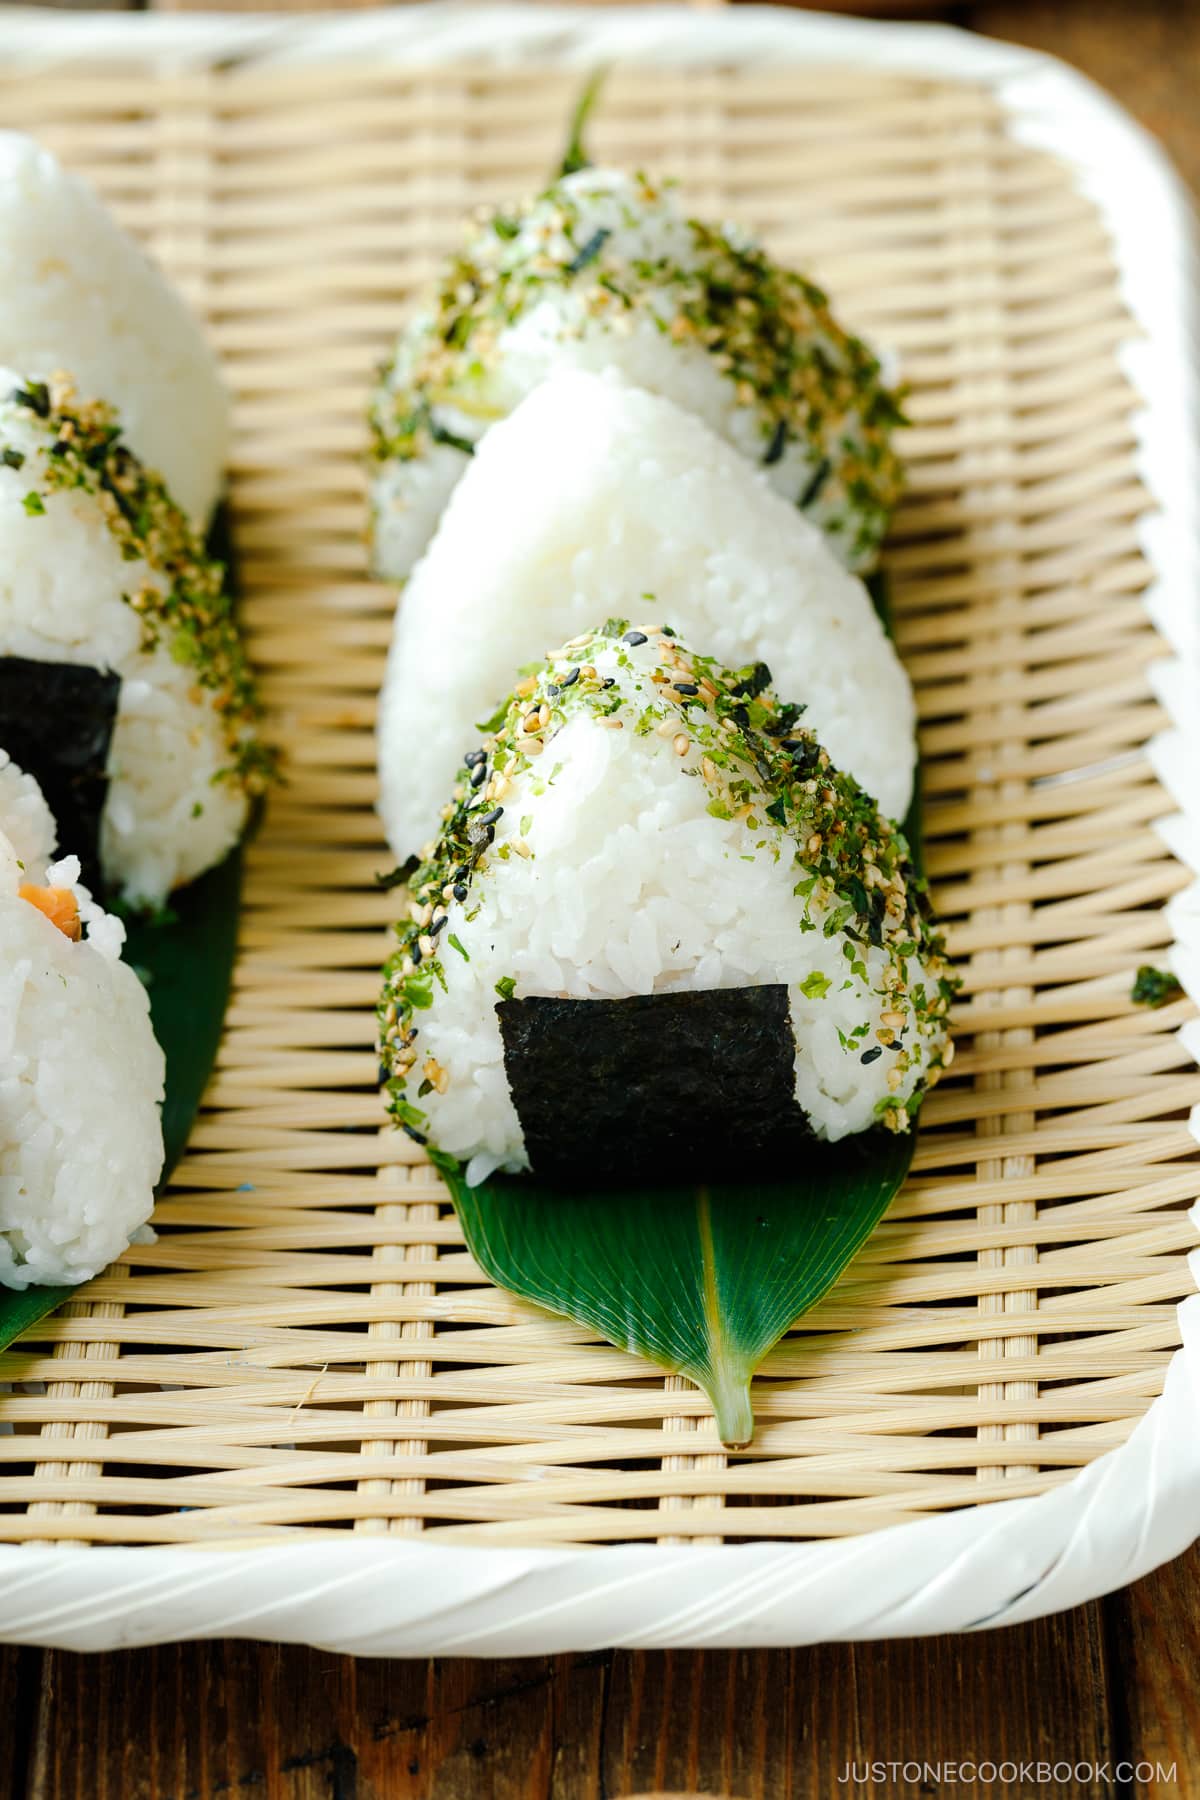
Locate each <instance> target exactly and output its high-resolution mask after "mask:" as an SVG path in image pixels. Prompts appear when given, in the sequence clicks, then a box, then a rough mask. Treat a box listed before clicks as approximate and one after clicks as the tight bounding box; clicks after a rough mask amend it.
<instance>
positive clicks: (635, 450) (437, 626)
mask: <svg viewBox="0 0 1200 1800" xmlns="http://www.w3.org/2000/svg"><path fill="white" fill-rule="evenodd" d="M638 595H642V596H644V598H643V599H642V600H641V601H638V602H637V610H638V611H639V612H645V613H646V614H647V615H648V616H649V615H652V616H654V617H656V618H659V619H665V620H667V621H669V622H670V624H672V625H673V626H674V627H675V628H676V629H677V630H678V631H680V632H681V633H682V634H683V636H684V637H685V638H686V639H688V640H690V641H691V642H693V643H701V644H704V645H705V646H706V648H707V649H708V650H709V651H710V653H711V654H712V655H714V656H716V657H717V658H719V660H720V661H721V662H723V663H725V664H727V665H728V666H729V667H737V666H738V665H739V664H743V663H751V662H756V661H757V660H759V659H760V658H761V659H762V661H764V662H765V663H767V664H768V666H769V667H770V670H771V674H772V678H773V681H774V684H775V687H776V689H777V690H778V691H779V692H780V693H781V694H783V695H784V696H785V697H786V698H787V699H789V700H799V701H804V702H805V703H806V704H807V708H808V711H807V714H806V721H807V723H809V724H811V725H812V726H813V727H814V728H815V729H816V731H817V733H818V735H819V736H820V738H821V741H822V743H823V744H824V745H825V746H826V748H827V749H828V751H829V753H830V755H831V756H832V757H833V759H834V761H835V763H837V765H838V766H839V767H840V768H843V769H846V770H848V771H849V773H850V774H852V775H853V776H855V778H856V779H857V780H858V781H859V782H860V783H861V785H862V786H863V787H865V788H866V790H867V791H868V793H870V794H871V795H872V796H873V797H874V798H875V799H876V800H877V801H878V802H879V804H880V806H881V807H882V808H883V811H884V812H885V813H887V814H888V816H889V817H894V818H899V817H903V815H904V813H905V811H906V810H907V807H908V803H909V801H910V799H911V797H912V779H913V765H914V761H915V756H916V745H915V711H914V706H913V698H912V690H911V687H910V685H909V681H908V677H907V675H906V674H905V672H904V668H903V666H902V665H901V663H900V660H899V658H898V657H897V655H896V652H895V649H894V647H893V645H892V643H891V641H890V639H889V638H888V636H887V634H886V633H885V631H884V630H883V627H882V625H881V624H880V622H879V618H878V615H877V614H876V611H875V608H874V606H873V605H872V603H871V598H870V595H869V594H868V593H867V590H866V588H865V587H864V586H863V584H862V582H861V581H860V580H859V579H858V578H857V577H856V576H854V575H851V574H850V573H849V572H848V571H847V570H845V569H844V568H843V567H842V566H841V564H840V563H839V562H838V560H837V558H836V557H835V556H834V555H833V554H832V552H831V551H830V549H829V546H828V544H827V542H826V541H825V539H824V538H823V536H822V534H821V533H820V532H819V531H818V530H817V529H816V527H815V526H813V525H811V524H810V523H809V522H808V520H807V519H804V518H802V517H801V516H800V514H798V513H797V512H796V510H795V508H794V507H791V506H789V505H788V504H787V503H786V501H784V500H781V499H780V498H779V496H778V494H776V493H775V492H774V491H773V490H772V489H771V487H770V486H769V485H768V483H767V482H766V480H765V479H764V477H763V475H762V474H761V473H759V472H758V471H756V470H755V469H753V468H752V467H751V466H750V465H749V464H748V463H747V462H746V461H745V460H744V459H743V458H742V457H740V456H738V455H737V453H736V452H735V451H733V450H731V449H730V448H729V446H728V444H725V443H723V442H722V441H721V439H720V438H718V437H716V436H715V435H714V433H712V432H711V431H709V430H708V429H707V428H706V427H705V426H704V425H702V424H701V423H700V422H699V420H697V419H695V418H693V417H690V416H689V415H688V414H686V413H684V412H682V411H680V409H679V408H678V407H676V406H674V405H673V404H672V403H671V402H670V401H669V400H663V399H661V398H659V397H658V396H656V395H653V394H649V393H646V392H643V391H641V390H639V389H636V388H630V387H626V386H624V385H623V384H622V383H621V382H620V381H619V380H617V379H614V378H612V377H611V376H609V377H608V378H605V377H601V376H597V375H581V374H574V373H564V374H558V375H556V376H554V377H552V378H551V379H550V380H549V381H547V382H545V383H544V384H543V385H542V386H541V387H539V388H537V389H535V390H534V392H533V393H532V394H530V396H529V398H528V399H526V400H524V401H522V402H521V404H520V405H519V406H518V407H517V409H516V410H515V412H513V413H512V415H511V416H510V417H509V418H508V419H506V420H505V421H504V423H503V424H501V425H498V426H496V428H495V429H494V430H493V431H491V432H489V433H488V436H487V437H486V438H485V440H484V441H483V443H482V444H481V445H480V447H479V450H478V451H477V453H476V455H475V458H474V461H473V462H472V464H471V466H470V468H469V470H468V472H467V474H466V475H465V476H464V478H463V480H462V481H461V482H460V483H459V485H458V487H457V489H456V490H455V492H454V495H453V497H452V499H451V501H450V504H449V506H448V507H447V509H446V513H445V516H444V517H443V519H442V523H441V525H440V527H439V529H438V532H437V535H436V537H435V538H434V540H433V543H432V544H431V546H430V548H429V551H428V553H427V555H426V556H425V557H424V559H423V560H422V562H421V563H420V564H419V565H418V568H417V570H416V572H415V574H414V575H413V578H412V580H411V581H410V582H409V584H408V586H407V588H406V589H405V591H404V593H403V595H402V597H401V599H400V603H399V607H398V610H397V615H396V627H395V634H394V637H393V641H392V647H391V653H390V656H389V659H388V666H387V673H386V676H385V681H384V687H383V693H382V695H381V698H380V712H379V775H380V813H381V815H382V818H383V823H384V827H385V829H386V831H387V835H388V839H389V841H390V843H391V845H392V848H393V850H394V851H395V852H396V855H397V856H398V857H404V856H406V855H407V854H409V853H410V852H411V851H414V850H416V849H417V847H418V846H419V845H421V844H422V843H424V841H425V840H426V838H428V837H429V835H430V832H431V831H432V830H433V828H434V827H435V825H436V824H437V820H438V816H439V809H440V805H441V799H442V796H443V795H444V794H445V792H446V791H447V789H448V787H449V785H450V782H451V779H452V777H453V774H454V770H455V768H456V766H457V764H458V762H459V760H460V759H461V756H462V752H463V751H464V750H465V749H466V748H467V747H468V746H469V745H470V743H471V742H472V739H473V736H474V728H475V724H476V722H477V721H480V720H482V719H486V718H487V717H488V716H489V715H490V713H491V712H492V709H493V708H494V706H495V705H496V702H497V700H498V699H499V698H500V696H501V695H502V694H503V693H504V691H505V689H506V688H507V687H508V685H509V683H510V680H511V675H512V670H513V669H514V668H515V667H518V666H519V665H520V664H522V663H525V662H527V661H529V660H530V659H531V658H534V657H537V656H540V655H542V654H543V653H544V651H545V649H546V646H547V644H551V643H556V642H557V643H561V642H562V641H563V639H564V638H566V637H570V636H571V635H572V634H574V633H575V632H578V631H582V630H586V629H588V628H589V627H591V626H593V625H594V624H595V623H596V621H597V620H598V619H603V618H605V617H606V616H608V615H610V614H613V613H620V612H624V611H626V610H628V609H629V607H630V606H631V605H632V604H633V601H632V600H631V596H634V597H636V596H638Z"/></svg>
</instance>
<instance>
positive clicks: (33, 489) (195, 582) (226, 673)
mask: <svg viewBox="0 0 1200 1800" xmlns="http://www.w3.org/2000/svg"><path fill="white" fill-rule="evenodd" d="M7 404H8V406H9V407H10V408H11V409H12V412H13V413H14V414H15V415H16V419H17V420H18V421H19V422H20V423H21V424H23V425H24V426H25V427H26V429H29V428H33V429H34V430H35V431H36V433H37V437H38V439H39V440H40V441H39V442H38V444H37V447H36V449H34V450H29V451H21V450H19V449H17V450H14V449H12V448H10V449H9V450H7V451H6V452H5V453H4V461H5V463H6V465H7V466H8V467H9V468H20V469H21V471H22V474H23V477H24V478H25V479H26V480H27V481H28V482H29V484H30V486H29V491H28V493H27V494H26V495H25V499H24V505H25V511H26V512H27V513H29V514H30V515H31V516H37V515H43V514H45V511H46V507H45V501H46V499H47V498H48V497H49V496H50V495H51V494H55V493H61V492H64V491H71V490H83V491H84V492H86V493H89V494H94V495H95V496H96V498H97V500H98V501H99V503H100V507H101V510H102V512H103V515H104V519H105V522H106V524H107V526H108V529H109V531H110V532H111V533H112V535H113V537H114V538H115V539H116V542H117V544H118V546H119V548H120V551H121V555H122V557H123V558H124V560H125V561H126V562H129V563H136V562H141V563H144V564H146V566H147V567H148V568H149V570H150V571H151V574H152V576H153V579H152V580H145V581H143V582H142V583H141V585H140V586H138V587H136V588H132V589H131V591H130V592H128V593H123V594H122V596H121V598H122V600H123V601H124V602H125V604H126V605H127V606H129V607H131V608H132V610H133V611H134V612H135V613H137V615H138V618H139V620H140V623H141V646H140V647H141V649H142V650H143V651H144V652H150V651H153V650H155V649H157V648H158V646H159V645H160V644H164V645H165V646H166V647H167V649H168V650H169V652H170V654H171V656H172V657H173V658H174V660H175V661H176V662H178V663H182V664H184V665H185V666H186V667H188V668H190V669H191V670H192V671H193V673H194V675H195V680H196V685H197V687H198V688H201V689H204V690H205V691H207V692H209V693H211V694H212V696H213V699H212V704H213V707H214V708H215V710H216V711H217V713H218V714H219V716H220V718H221V723H222V727H223V731H224V736H225V741H226V744H227V746H228V751H229V766H228V767H227V768H226V769H223V770H222V771H221V777H220V778H223V779H229V780H236V781H238V782H239V783H240V784H241V785H242V786H243V787H244V788H245V790H246V791H247V793H249V794H259V793H262V792H263V790H264V788H265V787H266V785H267V784H268V782H269V781H270V780H271V779H272V778H273V776H274V774H275V769H276V753H275V751H274V750H273V749H272V748H271V746H269V745H267V744H265V743H263V742H262V740H261V739H260V738H259V737H258V735H257V732H256V726H257V722H258V720H259V718H260V716H261V707H260V705H259V701H258V695H257V690H256V685H255V680H254V675H253V672H252V670H251V668H250V664H249V662H248V660H247V658H246V653H245V651H244V649H243V648H242V642H241V638H240V636H239V633H238V629H237V625H236V623H235V621H234V616H233V601H232V599H231V597H230V595H229V593H228V592H227V590H226V587H225V570H224V567H223V566H222V564H221V563H219V562H215V561H213V560H212V559H211V558H210V557H208V556H207V555H206V554H205V552H204V549H203V547H202V545H201V544H200V542H199V540H198V538H197V537H196V534H195V532H194V531H193V530H192V527H191V525H190V523H189V521H188V519H187V518H186V516H185V515H184V513H182V512H181V511H180V509H179V507H178V506H176V504H175V502H174V501H173V500H172V499H171V497H170V495H169V494H168V492H167V490H166V487H165V486H164V484H163V482H162V479H161V478H160V477H159V476H158V475H156V474H155V473H154V472H153V471H152V470H150V469H147V468H145V467H144V466H143V465H142V463H141V462H140V461H139V460H138V458H137V457H136V456H135V455H134V454H133V452H132V451H131V450H130V449H129V448H128V447H127V446H126V444H125V443H124V442H123V441H122V437H121V426H120V424H119V422H118V420H117V417H116V414H115V412H114V410H113V408H112V407H111V406H109V405H107V404H106V403H105V402H103V401H98V400H97V401H82V400H79V399H78V398H77V397H76V395H75V391H74V388H73V385H72V383H71V382H70V380H69V379H68V378H67V377H66V376H55V377H54V378H53V379H52V380H51V381H49V382H44V381H29V382H26V383H25V384H24V385H23V386H21V387H18V388H16V389H14V390H13V392H12V393H11V394H9V395H8V396H7ZM18 458H19V459H20V460H19V461H18V460H17V459H18Z"/></svg>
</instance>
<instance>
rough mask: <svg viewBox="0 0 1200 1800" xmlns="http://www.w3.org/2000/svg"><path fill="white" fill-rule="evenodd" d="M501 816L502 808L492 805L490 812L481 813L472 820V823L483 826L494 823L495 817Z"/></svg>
mask: <svg viewBox="0 0 1200 1800" xmlns="http://www.w3.org/2000/svg"><path fill="white" fill-rule="evenodd" d="M503 817H504V808H503V807H502V806H493V808H492V810H491V812H485V813H483V814H482V815H481V816H480V817H479V818H478V819H476V820H475V821H474V823H475V825H476V827H477V828H478V827H481V826H484V825H494V824H495V823H496V820H497V819H502V818H503Z"/></svg>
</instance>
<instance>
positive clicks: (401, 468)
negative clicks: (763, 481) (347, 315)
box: [370, 168, 901, 581]
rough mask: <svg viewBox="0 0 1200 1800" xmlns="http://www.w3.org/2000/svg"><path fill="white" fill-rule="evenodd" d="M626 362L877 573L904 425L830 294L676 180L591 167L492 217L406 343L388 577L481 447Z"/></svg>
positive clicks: (426, 534)
mask: <svg viewBox="0 0 1200 1800" xmlns="http://www.w3.org/2000/svg"><path fill="white" fill-rule="evenodd" d="M610 364H616V365H617V366H618V367H620V369H621V370H622V372H623V373H624V374H625V376H626V377H627V379H628V380H629V381H631V382H633V383H635V384H636V385H637V386H639V387H644V388H649V389H650V390H651V391H652V392H655V393H659V394H665V395H666V396H667V397H668V398H670V399H672V400H674V401H676V402H677V403H678V404H679V405H680V406H682V407H684V408H685V409H686V410H687V411H688V412H691V413H694V414H695V415H696V417H697V418H699V419H701V420H703V422H704V423H705V424H706V425H707V426H708V427H709V429H710V430H711V431H714V432H716V433H717V434H718V436H720V437H723V438H725V439H726V441H727V442H728V443H730V444H732V445H733V446H734V447H735V448H736V449H737V450H739V451H740V452H741V453H742V455H743V456H745V457H746V458H748V459H749V460H750V461H751V462H753V463H757V464H759V465H761V466H762V467H763V468H764V469H765V472H766V475H767V478H768V480H769V481H770V482H771V485H772V486H773V487H774V488H775V490H776V491H777V492H778V493H779V494H780V495H781V496H782V497H783V498H784V499H785V500H786V501H787V502H788V503H789V504H790V505H792V506H795V507H799V508H800V509H801V510H802V511H804V512H805V513H806V514H807V515H808V517H810V518H811V519H812V520H813V521H814V522H815V523H816V524H818V525H819V526H820V527H821V529H822V530H823V531H824V532H825V533H826V534H827V535H828V537H829V539H830V542H831V543H832V544H833V546H834V548H835V550H836V552H837V554H838V556H839V557H840V558H841V560H842V561H843V562H845V563H846V564H847V565H849V566H850V567H852V568H869V567H870V566H871V565H872V564H873V563H874V561H875V560H876V557H877V555H878V551H879V546H880V543H881V542H882V539H883V534H884V531H885V530H886V527H887V521H888V517H889V514H890V512H891V508H892V507H893V506H894V504H895V502H896V500H897V498H898V497H899V490H900V483H901V470H900V463H899V459H898V458H897V456H896V453H895V452H894V450H893V449H892V447H891V435H892V431H893V429H894V427H895V426H896V425H897V424H898V423H899V422H900V419H901V414H900V411H899V407H898V404H897V401H896V398H895V396H894V395H893V394H892V393H891V392H890V391H889V390H888V388H887V387H886V386H885V385H884V382H883V379H882V374H881V370H880V366H879V363H878V362H877V360H876V358H875V357H874V356H873V355H872V353H871V351H870V350H869V349H868V348H867V347H866V345H865V344H863V343H862V342H861V340H859V339H858V338H856V337H853V336H852V335H850V334H849V333H847V332H846V331H844V330H843V329H842V328H841V326H840V325H839V324H838V323H837V321H836V320H835V319H834V317H833V315H832V313H831V312H830V310H829V306H828V303H827V301H826V298H825V296H824V294H822V293H821V291H820V290H819V289H818V288H817V287H815V286H814V285H813V283H812V282H810V281H807V280H806V279H805V278H804V277H803V276H801V275H798V274H796V273H795V272H793V271H792V270H789V269H785V268H782V267H781V266H780V265H779V264H778V263H776V262H774V261H773V260H772V259H771V258H770V257H768V256H767V255H765V254H764V252H763V251H762V250H761V249H759V247H758V246H757V245H756V244H754V243H752V242H751V241H750V240H748V239H746V238H744V237H743V236H742V235H741V234H740V233H739V232H737V231H736V230H734V229H732V228H729V227H714V226H710V225H706V224H705V223H704V222H703V221H700V220H696V219H692V218H689V217H687V216H686V215H685V214H684V212H683V211H682V210H681V208H680V206H679V203H678V200H677V198H676V196H675V194H674V192H673V191H672V190H671V188H670V187H662V186H657V185H655V184H652V183H651V182H649V181H647V179H646V178H645V177H644V176H640V175H627V174H624V173H622V172H621V171H619V170H615V169H594V168H587V169H582V170H580V171H578V172H577V173H575V174H572V175H568V176H566V177H564V178H563V179H562V180H560V181H557V182H555V183H554V185H553V186H552V187H551V188H549V189H548V190H547V192H545V193H544V194H541V195H539V196H538V197H537V198H536V199H535V200H532V201H530V202H527V203H526V204H525V205H523V206H518V207H515V208H502V209H498V210H496V211H492V212H487V213H485V214H483V215H482V217H480V218H479V219H478V220H477V221H476V223H475V225H474V227H473V229H472V232H471V235H470V237H469V239H468V241H467V243H466V245H465V247H464V248H463V249H462V251H461V252H460V253H459V254H458V256H456V257H455V258H453V259H452V260H451V261H450V262H449V264H448V265H447V268H446V270H445V273H444V275H443V277H442V280H441V283H440V286H439V288H438V290H437V291H436V293H434V294H433V295H432V296H431V297H430V298H429V299H428V300H427V301H426V302H425V303H424V304H423V305H422V306H421V307H420V308H419V310H418V311H417V313H416V315H415V316H414V317H413V318H412V319H411V320H410V322H409V323H408V324H407V326H406V327H405V329H404V330H403V331H402V332H401V334H400V338H399V341H398V343H397V345H396V348H395V352H394V354H393V357H392V360H391V362H390V363H389V364H388V366H387V367H386V369H385V370H384V372H383V375H382V377H381V380H380V385H379V388H378V390H377V392H376V394H375V397H374V400H373V403H372V407H371V425H372V434H373V447H372V471H371V489H370V503H371V534H372V544H373V558H374V567H375V570H376V572H377V573H378V574H380V575H382V576H384V577H386V578H389V579H392V580H396V581H402V580H404V579H405V578H406V577H407V576H408V574H409V572H410V570H411V569H412V567H413V564H414V563H415V562H416V560H417V558H418V557H419V556H420V554H421V552H422V550H423V549H424V547H425V545H426V544H427V543H428V541H429V538H430V535H431V534H432V532H433V530H434V528H435V526H436V524H437V521H438V518H439V516H440V515H441V512H442V509H443V508H444V506H445V504H446V502H447V500H448V499H449V497H450V494H451V492H452V490H453V488H454V485H455V483H456V482H457V481H458V480H459V479H460V478H461V477H462V475H463V474H464V473H465V471H466V469H467V466H468V464H469V461H470V456H471V453H472V450H473V448H474V446H475V445H476V444H478V442H479V440H480V439H481V438H482V437H483V435H484V434H485V432H487V430H488V429H489V427H491V426H492V425H493V424H494V423H495V422H496V421H497V420H498V419H502V418H504V417H505V416H506V415H507V414H508V413H510V412H511V411H512V409H513V408H514V407H515V406H516V405H517V404H518V403H519V402H520V401H521V400H522V399H523V398H524V396H525V395H526V394H528V393H530V392H531V391H532V390H533V389H534V388H535V387H536V386H537V385H538V383H539V382H541V381H544V380H545V379H546V377H547V376H548V375H549V374H551V373H552V372H553V371H554V370H556V369H560V368H563V367H566V368H575V369H584V370H592V371H596V370H599V369H603V368H606V367H607V366H609V365H610Z"/></svg>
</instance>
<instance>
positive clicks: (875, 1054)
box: [858, 1044, 883, 1063]
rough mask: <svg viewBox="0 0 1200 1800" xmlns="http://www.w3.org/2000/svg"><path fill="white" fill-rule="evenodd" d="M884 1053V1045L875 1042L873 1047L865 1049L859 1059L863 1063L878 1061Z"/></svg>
mask: <svg viewBox="0 0 1200 1800" xmlns="http://www.w3.org/2000/svg"><path fill="white" fill-rule="evenodd" d="M882 1055H883V1045H882V1044H875V1045H873V1046H872V1048H871V1049H870V1050H864V1051H863V1053H862V1055H861V1056H860V1057H859V1059H858V1060H859V1062H861V1063H873V1062H878V1060H879V1058H880V1057H881V1056H882Z"/></svg>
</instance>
